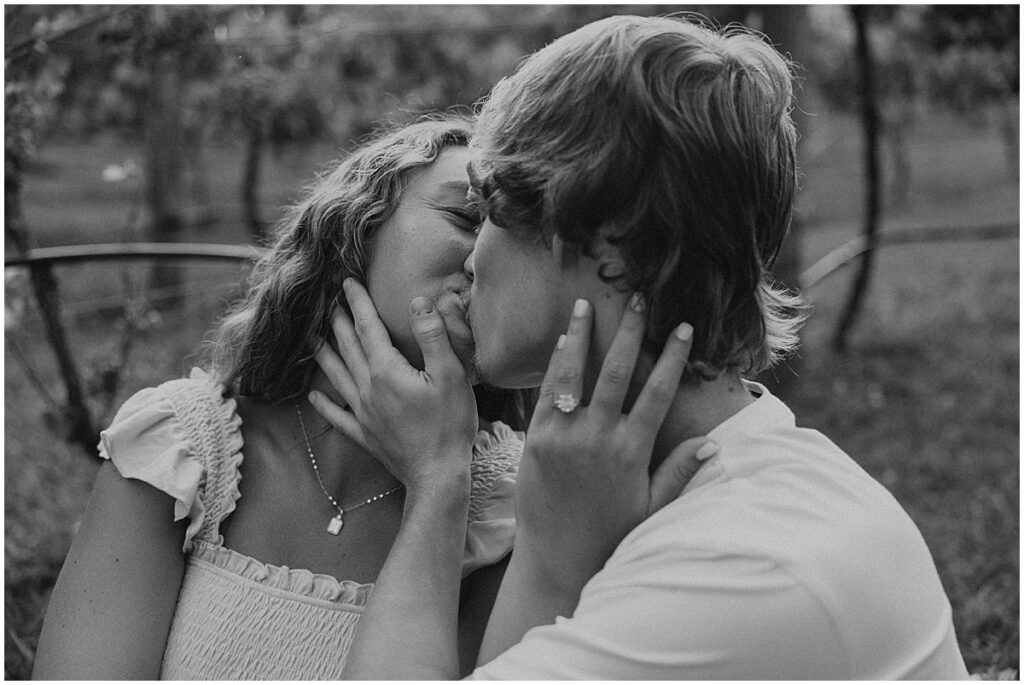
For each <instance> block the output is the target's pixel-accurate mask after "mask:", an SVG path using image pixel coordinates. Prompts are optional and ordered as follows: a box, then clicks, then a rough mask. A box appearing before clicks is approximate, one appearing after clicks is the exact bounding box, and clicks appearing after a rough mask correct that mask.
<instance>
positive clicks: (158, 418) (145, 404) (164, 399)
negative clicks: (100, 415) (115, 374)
mask: <svg viewBox="0 0 1024 685" xmlns="http://www.w3.org/2000/svg"><path fill="white" fill-rule="evenodd" d="M240 421H241V419H240V418H239V416H238V407H237V402H236V400H235V399H234V398H233V397H231V396H230V395H229V394H228V392H227V390H226V388H225V387H224V385H223V384H222V383H219V382H218V381H216V380H215V379H214V378H213V377H212V376H211V375H210V374H208V373H207V372H205V371H203V370H202V369H198V368H196V369H192V371H191V373H190V374H189V375H188V377H186V378H177V379H174V380H170V381H166V382H164V383H161V384H160V385H157V386H155V387H151V388H143V389H142V390H139V391H138V392H136V393H135V394H133V395H132V396H131V397H129V398H128V399H127V400H125V402H124V404H122V405H121V408H120V409H118V411H117V413H116V414H115V415H114V418H113V420H112V421H111V422H110V427H109V428H107V429H106V430H104V431H103V432H102V433H101V434H100V437H101V441H100V451H101V454H102V453H103V452H105V451H106V452H109V450H110V447H111V446H112V444H111V443H112V441H113V438H114V437H115V436H116V437H118V438H121V439H124V438H126V437H131V438H136V439H142V440H143V441H144V442H145V441H146V440H150V439H154V438H158V437H161V436H173V437H176V438H177V437H186V438H193V439H194V438H198V439H199V441H200V443H201V444H199V445H195V447H202V446H204V445H203V444H202V443H205V442H207V440H205V439H204V438H205V437H206V436H205V434H206V433H208V432H211V431H222V432H223V431H228V432H230V431H231V430H232V429H233V428H237V424H238V423H240ZM102 456H105V457H110V456H111V455H110V454H102Z"/></svg>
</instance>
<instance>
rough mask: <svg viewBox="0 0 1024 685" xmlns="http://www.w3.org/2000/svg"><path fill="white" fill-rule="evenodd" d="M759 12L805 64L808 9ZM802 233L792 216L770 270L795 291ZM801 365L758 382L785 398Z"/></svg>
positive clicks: (805, 132)
mask: <svg viewBox="0 0 1024 685" xmlns="http://www.w3.org/2000/svg"><path fill="white" fill-rule="evenodd" d="M761 13H762V16H761V19H762V27H761V30H762V31H763V32H764V34H765V35H767V36H768V38H769V39H771V41H772V43H773V44H774V45H775V47H776V48H777V49H778V50H779V51H780V52H782V53H783V54H788V55H789V56H790V57H791V58H792V59H794V60H795V61H797V62H806V61H808V59H807V58H806V57H802V55H805V54H806V52H807V50H808V45H807V8H806V7H805V6H804V5H766V6H764V7H762V8H761ZM805 93H806V91H805ZM802 94H803V93H800V92H797V94H796V96H797V97H796V100H797V103H798V105H797V106H796V107H794V108H793V113H792V115H793V122H794V123H795V124H796V128H797V131H798V132H799V133H800V137H799V139H798V140H797V159H800V158H801V156H802V154H801V153H802V152H803V150H805V149H806V147H807V140H808V138H810V133H811V132H810V130H809V128H810V127H809V124H810V121H809V118H808V116H807V114H806V113H805V112H807V111H812V110H813V108H812V107H809V106H807V105H803V106H800V105H799V103H800V101H801V99H802V98H801V97H800V96H801V95H802ZM801 233H802V222H801V220H800V216H799V215H798V214H794V216H793V224H792V226H791V227H790V229H789V236H788V237H787V238H786V240H785V242H784V243H783V244H782V249H781V251H780V252H779V256H778V259H777V260H776V262H775V266H774V268H773V269H772V273H773V275H774V276H775V278H776V279H777V280H779V281H781V282H782V284H783V285H785V286H786V287H787V288H789V289H791V290H793V291H794V292H796V291H798V290H799V287H800V271H801V268H800V266H801V262H802V259H801V246H802V244H803V241H802V239H801ZM803 365H804V362H803V358H802V357H801V356H800V355H799V354H797V355H794V356H793V357H791V358H790V359H788V360H787V361H786V362H784V363H783V364H781V365H779V366H778V367H776V368H774V369H771V370H770V371H768V372H767V373H764V374H762V375H761V377H760V378H758V381H760V382H762V383H764V384H765V385H766V386H768V387H769V389H771V391H772V393H774V394H775V395H778V396H779V397H781V398H782V399H783V400H785V399H788V398H790V397H791V396H792V394H793V392H794V390H795V387H796V383H797V381H798V379H799V376H800V372H801V370H802V369H803Z"/></svg>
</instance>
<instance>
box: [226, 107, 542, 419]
mask: <svg viewBox="0 0 1024 685" xmlns="http://www.w3.org/2000/svg"><path fill="white" fill-rule="evenodd" d="M472 132H473V123H472V120H471V119H469V118H466V117H462V116H455V115H433V116H429V117H425V118H423V119H421V120H419V121H417V122H415V123H413V124H409V125H407V126H404V127H402V128H397V129H390V130H384V131H380V132H378V133H376V134H375V135H374V136H373V137H372V138H371V139H369V140H367V141H365V142H364V143H363V144H362V145H361V146H360V147H358V148H357V149H356V150H355V151H354V152H352V153H351V154H350V155H348V156H347V157H345V158H343V159H342V160H340V161H339V162H336V163H335V164H334V165H333V167H332V168H329V169H328V171H327V172H326V173H325V174H323V175H321V176H320V177H319V178H318V179H317V181H316V182H315V183H313V184H312V185H310V186H308V187H307V188H306V189H305V190H304V191H303V193H302V196H301V199H300V200H299V201H298V202H297V203H296V204H295V205H293V206H292V207H291V208H289V209H288V210H287V212H286V214H285V216H284V218H283V219H282V221H281V222H280V223H279V224H278V225H277V227H276V229H275V232H274V237H273V239H272V243H271V247H270V248H269V250H268V252H267V253H266V255H264V256H263V257H262V258H261V259H260V260H259V262H258V263H257V264H256V265H255V267H254V268H253V270H252V273H251V274H250V276H249V279H248V281H247V288H246V293H245V295H244V296H243V298H242V299H241V300H240V301H239V302H238V303H236V304H235V305H234V306H233V307H232V308H231V309H230V310H229V312H228V313H227V314H226V315H225V317H224V318H223V319H222V320H221V321H220V324H219V326H218V328H217V330H216V332H215V335H214V339H213V341H212V344H211V346H210V349H209V357H210V368H211V372H212V374H213V375H214V376H215V377H216V378H217V379H218V380H219V381H220V382H222V383H224V384H225V386H226V387H228V388H229V389H230V391H231V392H233V393H234V394H237V395H242V396H247V397H251V398H253V399H256V400H258V401H261V402H266V403H277V402H282V401H286V400H292V399H296V398H298V397H301V396H303V395H304V394H305V393H306V392H307V391H308V390H309V387H310V383H311V381H312V379H313V375H314V374H315V372H316V370H317V368H318V367H317V364H316V361H315V359H314V354H315V352H316V345H317V342H316V341H317V340H333V334H332V331H331V324H330V319H331V312H332V309H333V308H334V306H336V305H337V304H341V305H344V304H345V300H344V297H339V294H340V293H341V292H342V287H341V284H342V282H343V281H344V280H345V279H346V278H349V277H351V278H355V279H356V280H358V281H360V282H362V283H365V282H366V270H367V267H368V264H369V260H370V253H369V250H370V245H371V241H372V240H373V237H374V236H375V235H376V233H377V231H379V230H380V228H381V227H382V226H383V225H384V224H385V223H386V222H387V221H388V219H389V218H391V216H392V214H393V213H394V212H395V210H396V208H397V207H398V204H399V201H400V200H401V197H402V192H403V191H404V190H405V187H406V185H407V182H408V179H409V175H410V172H412V171H413V170H415V169H418V168H421V167H424V166H427V165H429V164H431V163H432V162H433V161H434V160H435V159H437V157H438V155H440V154H441V152H442V151H443V150H444V149H445V148H446V147H450V146H466V145H468V144H469V140H470V137H471V135H472ZM520 395H521V394H518V393H511V392H507V391H499V390H495V389H489V388H487V389H485V388H478V390H477V399H478V409H479V410H480V413H481V415H482V416H484V417H486V418H488V419H501V420H504V421H506V423H509V424H510V425H512V426H513V427H514V428H517V429H522V428H524V427H525V426H524V425H523V423H524V417H525V411H526V406H525V399H524V398H523V397H521V396H520Z"/></svg>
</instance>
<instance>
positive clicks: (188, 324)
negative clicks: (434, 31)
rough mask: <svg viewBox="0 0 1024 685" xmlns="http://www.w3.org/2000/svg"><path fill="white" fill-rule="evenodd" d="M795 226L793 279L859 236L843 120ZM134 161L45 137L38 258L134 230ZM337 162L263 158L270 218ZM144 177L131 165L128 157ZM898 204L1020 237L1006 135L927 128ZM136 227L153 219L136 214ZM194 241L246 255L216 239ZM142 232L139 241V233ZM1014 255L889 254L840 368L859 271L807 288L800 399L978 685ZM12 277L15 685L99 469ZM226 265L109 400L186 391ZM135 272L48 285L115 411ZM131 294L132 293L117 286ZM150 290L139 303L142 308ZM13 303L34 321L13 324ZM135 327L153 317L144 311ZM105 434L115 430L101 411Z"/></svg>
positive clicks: (206, 278)
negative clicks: (946, 610)
mask: <svg viewBox="0 0 1024 685" xmlns="http://www.w3.org/2000/svg"><path fill="white" fill-rule="evenodd" d="M810 142H811V146H810V150H809V151H808V161H807V163H806V164H805V174H806V177H805V181H804V186H805V187H804V191H803V194H802V196H801V200H800V213H801V217H802V221H803V225H804V227H805V228H804V230H803V234H802V236H801V238H802V251H803V257H804V263H805V264H810V263H811V262H812V261H814V260H815V259H817V258H818V257H820V256H821V255H823V254H825V253H826V252H828V251H829V250H830V249H832V248H834V247H836V246H838V245H840V244H842V243H843V242H845V241H846V240H848V239H850V238H852V237H853V236H854V235H856V233H857V232H858V229H859V226H858V218H857V217H858V207H859V205H858V203H859V192H860V187H861V178H860V174H859V166H858V164H859V158H858V156H857V155H858V150H859V139H858V136H857V133H856V129H855V128H854V127H853V125H852V124H851V122H849V121H847V120H845V119H843V118H837V117H823V118H822V120H821V121H819V122H817V128H816V129H815V131H814V133H813V134H812V137H811V139H810ZM131 154H132V150H131V149H130V148H126V147H125V146H124V145H123V144H121V143H118V142H117V141H114V140H112V139H105V140H96V141H89V142H78V143H70V142H64V143H55V144H52V145H51V146H50V147H48V148H46V149H45V154H44V156H43V159H42V160H41V163H40V164H39V165H37V167H36V168H35V169H34V170H33V172H32V174H31V175H30V176H29V177H28V178H27V179H26V187H25V196H26V217H27V219H28V221H29V222H30V225H31V226H32V227H33V229H35V230H36V231H37V233H38V234H39V237H40V240H41V242H43V243H44V244H62V243H79V242H103V241H107V240H120V239H123V238H125V237H132V231H130V230H126V226H127V225H128V223H129V222H128V216H129V213H130V205H131V202H132V198H133V197H134V193H135V191H134V190H133V187H132V182H131V181H127V182H123V183H120V184H116V183H105V182H103V181H102V180H101V178H100V174H101V172H102V170H103V167H104V166H105V165H106V164H109V163H120V162H122V161H123V160H124V159H125V158H126V157H128V156H130V155H131ZM330 155H331V150H330V149H329V148H328V149H314V150H306V151H301V152H293V153H292V154H290V155H289V156H287V157H286V158H285V157H283V158H280V159H277V160H275V161H274V162H273V165H272V168H271V169H269V170H268V172H267V175H266V179H265V183H264V189H265V196H266V203H267V206H268V210H267V216H268V217H269V216H271V215H272V210H271V208H272V207H273V206H275V205H278V204H280V203H282V202H285V201H287V199H288V198H289V197H291V196H292V195H293V193H294V191H295V189H296V188H297V187H298V186H300V185H301V184H302V183H304V182H306V181H307V180H308V179H309V178H310V177H311V175H312V173H313V172H314V171H315V170H316V169H317V168H318V167H319V165H320V163H321V162H322V161H324V160H325V159H327V158H328V157H329V156H330ZM240 158H241V156H240V153H238V152H237V151H233V150H231V149H230V148H218V149H216V150H213V151H210V152H209V153H208V160H207V161H208V164H209V168H208V178H209V179H211V182H213V181H216V183H211V191H213V192H212V195H213V198H214V201H213V202H211V203H210V207H211V208H212V209H213V210H214V211H215V212H216V213H217V214H218V215H219V218H220V219H222V220H223V221H225V222H230V221H236V217H237V216H239V214H240V213H239V212H238V209H237V202H235V201H234V198H236V197H237V196H238V193H237V190H236V185H237V183H236V181H235V180H234V179H236V178H237V177H238V175H239V173H240V170H239V168H238V163H239V160H240ZM137 161H139V160H137ZM911 162H912V165H913V176H912V179H911V191H910V194H909V196H908V198H907V201H906V202H905V203H904V204H903V205H901V206H899V207H890V208H888V209H887V213H886V230H900V229H901V228H903V227H908V226H929V225H943V226H945V225H963V226H974V225H980V224H986V223H998V222H1017V221H1018V220H1019V205H1018V201H1019V191H1018V183H1019V181H1018V178H1017V177H1016V175H1014V174H1011V173H1008V171H1007V167H1006V163H1005V160H1004V153H1003V150H1002V148H1001V145H1000V141H999V139H998V137H997V136H996V134H995V132H994V131H991V130H988V129H987V128H986V127H984V126H983V125H981V124H980V123H977V122H975V123H973V124H971V125H968V124H966V123H963V122H960V121H956V120H952V119H950V118H948V117H944V116H935V117H932V118H930V119H928V120H927V121H925V122H922V124H921V125H920V126H918V127H917V129H916V130H915V132H914V134H913V139H912V141H911ZM143 219H144V217H143ZM194 233H195V234H194V235H192V236H190V237H192V238H194V239H197V240H208V241H224V242H240V241H241V240H243V239H244V235H245V234H244V230H243V229H242V227H241V226H240V225H239V224H237V223H233V224H222V225H220V227H219V228H218V229H217V230H215V231H212V230H208V231H205V232H202V233H200V232H199V231H195V232H194ZM135 237H137V234H136V236H135ZM1019 249H1020V248H1019V240H1016V239H1015V240H1004V241H991V242H986V243H981V242H963V243H948V244H935V245H913V246H903V247H893V248H888V249H886V250H884V251H883V252H882V253H881V254H880V257H879V259H878V261H877V263H876V269H875V277H874V280H873V282H872V285H871V288H870V291H869V294H868V298H867V301H866V304H865V308H864V311H863V314H862V317H861V319H860V322H859V324H858V326H857V328H856V329H855V331H854V334H853V336H852V338H851V344H850V348H849V350H848V352H847V353H846V354H844V355H841V356H840V355H837V354H835V353H834V352H832V351H831V350H830V349H829V346H828V339H829V336H830V335H831V332H832V330H833V328H834V326H835V323H836V319H837V315H838V309H839V308H840V307H841V305H842V303H843V301H844V297H845V294H846V291H847V288H848V286H849V280H850V276H851V270H844V271H840V272H838V273H837V274H835V275H833V276H831V277H829V278H828V279H826V280H824V281H822V282H821V283H819V284H818V285H816V286H815V287H814V288H813V289H812V290H811V291H810V292H809V293H808V296H809V297H810V299H811V300H812V301H813V303H814V313H813V315H812V317H811V319H810V321H809V322H808V324H807V327H806V329H805V334H804V340H805V342H804V347H803V351H802V352H801V362H802V368H801V372H800V378H799V382H798V384H797V386H796V389H795V391H794V394H793V396H792V397H791V399H790V403H791V404H792V405H793V408H794V409H795V411H796V413H797V416H798V419H799V421H800V423H801V424H803V425H807V426H811V427H814V428H818V429H820V430H822V431H823V432H825V433H826V434H827V435H829V436H830V437H831V438H832V439H833V440H834V441H835V442H837V443H838V444H839V445H840V446H841V447H842V448H844V449H845V450H846V451H847V452H849V453H850V454H851V456H853V457H854V458H855V459H856V460H857V461H858V462H859V463H860V464H861V465H862V466H863V467H864V468H865V469H867V470H868V471H869V472H870V473H871V474H872V475H874V476H875V477H876V478H878V479H879V480H880V481H881V482H882V483H883V484H884V485H885V486H886V487H888V488H889V489H890V490H891V491H892V492H893V494H894V495H895V496H896V498H897V499H898V500H899V501H900V502H901V503H902V504H903V505H904V507H905V508H906V509H907V511H908V512H909V513H910V515H911V516H912V518H913V519H914V520H915V522H916V523H917V524H918V526H919V527H920V529H921V531H922V533H923V535H924V537H925V539H926V541H927V543H928V545H929V547H930V548H931V550H932V553H933V555H934V557H935V561H936V564H937V566H938V569H939V573H940V576H941V578H942V581H943V584H944V586H945V588H946V591H947V593H948V594H949V597H950V600H951V602H952V605H953V611H954V619H955V622H956V628H957V635H958V637H959V640H960V644H961V647H962V651H963V654H964V658H965V660H966V662H967V665H968V668H969V670H970V671H971V672H972V673H978V674H982V675H984V676H985V677H988V678H995V677H999V676H1000V675H1001V676H1002V677H1004V678H1005V677H1016V673H1017V672H1018V669H1019V621H1018V618H1019V558H1020V554H1019V549H1020V543H1019V539H1020V537H1019V536H1020V528H1019V508H1020V507H1019V490H1020V487H1019V483H1020V475H1019V474H1020V471H1019V458H1020V456H1019V455H1020V452H1019V413H1020V399H1019V321H1020V320H1019V311H1020V291H1019V284H1020V260H1019V254H1020V252H1019ZM8 271H9V272H8V273H7V284H8V287H7V304H8V312H7V316H6V317H5V324H6V336H5V337H6V342H7V344H6V348H5V371H6V373H5V405H4V408H5V445H4V446H5V509H4V511H5V523H4V526H5V607H4V615H5V626H6V635H5V676H6V677H7V678H12V679H16V678H24V677H26V676H27V675H28V673H29V671H30V668H31V662H32V656H33V652H34V647H35V643H36V639H37V636H38V632H39V628H40V623H41V616H42V612H43V611H44V608H45V603H46V600H47V597H48V593H49V590H50V588H51V586H52V584H53V581H54V579H55V577H56V574H57V572H58V571H59V568H60V565H61V562H62V559H63V555H64V554H65V552H66V550H67V546H68V545H69V543H70V539H71V536H72V534H73V531H74V527H75V521H76V519H77V518H78V517H79V516H80V515H81V512H82V509H83V507H84V502H85V498H86V496H87V494H88V491H89V488H90V486H91V480H92V478H93V475H94V473H95V468H96V464H95V460H93V459H91V458H90V457H88V456H86V455H84V454H82V453H81V452H80V451H78V450H77V449H76V448H73V447H70V446H68V445H66V444H64V443H63V442H62V441H61V440H60V439H59V433H58V432H57V431H58V428H59V413H58V412H56V411H54V409H52V408H51V407H50V406H49V405H48V403H47V401H46V400H45V399H44V398H43V396H42V394H41V393H40V392H39V390H38V389H37V387H36V385H34V383H33V382H32V380H31V379H30V377H29V375H28V374H27V373H26V371H25V368H24V366H23V363H24V362H25V361H27V362H28V363H30V364H31V367H32V368H33V369H35V373H36V374H37V375H38V377H39V378H40V380H41V381H42V383H43V384H44V385H45V386H46V387H47V388H48V389H49V392H51V393H53V394H54V395H56V396H57V397H60V386H59V382H58V380H57V377H56V372H55V370H54V365H53V362H52V360H51V356H50V354H49V351H48V349H47V348H46V346H45V344H44V343H43V341H44V340H45V338H44V337H43V332H42V328H41V326H40V324H39V321H38V317H37V316H36V315H35V313H34V311H33V310H32V308H31V302H30V301H29V302H28V304H27V305H26V303H25V300H24V299H23V298H21V297H19V296H18V295H19V293H21V292H23V290H24V284H23V280H22V278H21V277H20V276H19V275H18V274H17V273H11V272H10V270H8ZM240 273H241V271H240V269H239V268H237V267H212V266H197V265H193V266H189V267H188V271H187V275H188V278H189V282H190V284H192V285H194V286H195V287H194V290H195V291H196V292H195V293H194V294H192V295H190V296H189V298H188V300H187V304H186V306H185V307H184V309H183V310H182V311H180V312H178V313H171V312H169V311H164V312H162V313H161V312H159V307H157V308H156V309H155V310H153V311H156V312H157V313H156V314H152V315H150V316H147V317H143V318H142V319H140V321H142V322H143V323H144V325H145V327H146V330H144V331H143V332H141V333H140V334H139V336H138V339H137V340H136V342H135V343H134V347H133V350H132V354H131V356H130V358H129V360H128V363H127V364H126V366H125V368H124V369H123V370H122V371H123V374H122V375H123V381H122V383H121V385H120V386H119V388H118V390H117V393H116V398H114V401H113V402H112V404H111V406H114V407H116V404H117V403H118V402H120V401H122V400H123V399H124V398H125V397H127V395H129V394H130V393H131V392H134V391H135V390H136V389H138V388H141V387H145V386H147V385H151V384H153V383H156V382H159V381H161V380H164V379H167V378H170V377H173V376H177V375H180V374H181V373H182V372H183V371H185V370H186V369H187V367H188V365H189V364H188V361H183V360H184V359H186V358H187V357H189V356H192V357H194V355H195V352H196V350H197V348H198V344H199V342H200V341H201V340H202V337H203V334H204V332H205V331H206V330H207V329H208V328H209V325H210V322H211V321H212V320H213V318H214V317H215V316H216V312H217V311H218V310H219V309H220V308H221V307H222V306H223V304H224V303H225V302H226V301H227V300H228V299H229V298H230V296H231V294H232V293H233V292H234V289H235V283H236V282H237V280H238V277H239V275H240ZM144 275H145V274H144V270H143V269H141V268H131V269H124V268H122V267H111V266H109V265H92V266H75V267H66V268H62V269H60V271H59V272H58V276H59V278H60V279H61V282H62V287H63V290H62V292H63V297H64V301H65V303H66V304H67V308H68V314H67V320H68V322H69V324H70V326H71V330H72V335H73V343H74V345H75V349H76V354H77V355H78V360H79V363H80V365H81V366H82V368H83V371H84V373H85V375H86V376H87V378H88V379H90V381H91V382H92V384H93V385H94V386H95V388H96V389H95V392H94V394H93V401H94V404H95V409H96V410H97V411H98V410H99V409H100V408H102V407H103V406H104V405H105V404H107V402H104V400H103V397H102V392H101V391H100V389H101V385H102V384H101V383H100V380H101V379H102V378H103V377H104V372H105V371H108V370H109V369H110V368H111V367H112V366H116V365H117V364H118V363H119V353H118V351H117V349H118V347H117V346H118V322H119V321H120V320H121V317H120V315H119V314H120V313H119V311H118V310H117V308H116V307H114V309H103V308H104V307H108V308H109V307H111V306H112V305H116V304H117V302H119V301H121V300H123V299H125V297H126V294H127V293H128V292H130V291H134V290H138V291H139V292H141V294H142V295H143V299H144V296H146V295H147V293H146V290H145V288H142V287H141V286H139V285H138V284H139V283H142V282H143V277H144ZM132 282H135V283H136V285H135V286H131V287H127V288H126V285H125V283H132ZM149 295H151V293H150V294H149ZM19 307H24V309H23V310H21V309H19ZM143 310H144V311H149V310H150V308H148V307H143ZM104 420H109V413H108V414H107V415H105V417H104Z"/></svg>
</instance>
